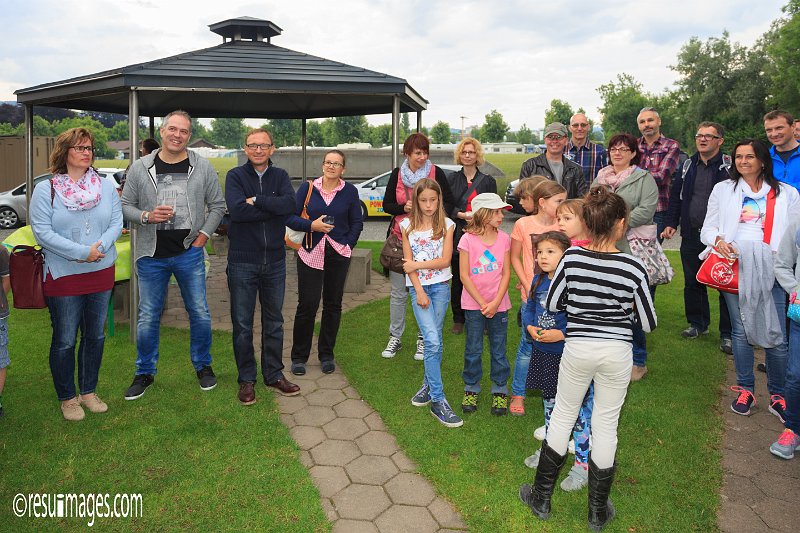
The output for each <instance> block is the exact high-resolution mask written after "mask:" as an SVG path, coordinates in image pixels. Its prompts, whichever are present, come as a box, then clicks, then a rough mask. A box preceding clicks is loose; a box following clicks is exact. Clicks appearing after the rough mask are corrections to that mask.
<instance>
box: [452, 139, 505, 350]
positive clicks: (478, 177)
mask: <svg viewBox="0 0 800 533" xmlns="http://www.w3.org/2000/svg"><path fill="white" fill-rule="evenodd" d="M453 160H454V161H455V163H456V164H457V165H461V170H459V171H458V172H456V173H454V174H451V175H450V176H448V178H447V182H448V183H449V184H450V192H452V193H453V201H454V202H455V206H453V210H452V212H450V213H448V216H449V217H450V218H451V219H452V220H453V221H454V222H455V223H456V229H455V233H454V234H453V262H452V265H451V266H452V268H453V271H454V272H458V268H459V255H458V243H459V241H460V240H461V236H462V235H463V234H464V228H465V227H466V225H467V223H468V222H469V221H470V220H472V211H473V210H472V199H473V198H475V197H476V196H477V195H479V194H483V193H487V192H491V193H495V194H496V193H497V182H496V181H495V179H494V178H493V177H491V176H489V175H488V174H484V173H483V172H481V171H480V170H478V167H479V166H481V165H483V164H484V163H486V160H485V159H484V156H483V147H482V146H481V143H480V141H478V140H477V139H473V138H472V137H466V138H464V139H462V140H461V142H460V143H458V146H456V150H455V153H454V154H453ZM463 289H464V285H463V284H462V283H461V278H460V277H459V276H453V284H452V286H451V288H450V306H451V307H452V310H453V333H455V334H459V333H462V332H463V331H464V320H465V318H464V310H463V309H462V308H461V292H462V290H463Z"/></svg>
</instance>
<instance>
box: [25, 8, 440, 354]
mask: <svg viewBox="0 0 800 533" xmlns="http://www.w3.org/2000/svg"><path fill="white" fill-rule="evenodd" d="M209 28H210V29H211V31H212V32H214V33H216V34H218V35H220V36H221V37H222V44H220V45H217V46H213V47H211V48H204V49H201V50H195V51H192V52H186V53H184V54H179V55H176V56H172V57H167V58H163V59H157V60H154V61H148V62H145V63H138V64H135V65H128V66H126V67H121V68H117V69H112V70H107V71H105V72H98V73H96V74H90V75H86V76H81V77H78V78H72V79H67V80H61V81H55V82H50V83H45V84H42V85H37V86H35V87H28V88H25V89H20V90H18V91H16V93H15V94H16V95H17V101H18V102H19V103H21V104H23V105H24V106H25V132H26V138H27V183H28V187H27V194H28V195H29V196H28V201H29V202H30V194H31V192H32V188H33V187H32V184H33V106H35V105H38V106H50V107H60V108H66V109H80V110H87V111H106V112H112V113H120V114H127V115H128V118H129V120H128V122H129V124H130V139H131V146H138V144H139V139H138V128H137V125H138V123H139V117H140V116H148V117H151V118H150V129H151V130H153V128H154V123H153V118H152V117H155V116H164V115H166V114H167V113H169V112H170V111H173V110H175V109H178V108H180V109H184V110H186V111H187V112H189V113H190V114H191V115H192V116H195V117H215V118H217V117H231V118H261V117H263V118H294V119H302V148H303V152H305V149H306V120H307V119H309V118H319V117H334V116H347V115H370V114H382V113H391V114H392V163H393V165H394V166H397V163H398V159H399V153H398V144H399V128H400V121H399V118H400V113H405V112H416V114H417V130H418V131H419V129H420V127H421V121H422V111H423V110H424V109H426V108H427V103H428V102H427V100H425V99H424V98H423V97H422V96H421V95H420V94H419V93H417V92H416V91H415V90H414V89H413V88H412V87H411V86H410V85H409V84H408V82H406V80H404V79H402V78H397V77H395V76H390V75H388V74H382V73H380V72H375V71H371V70H367V69H364V68H361V67H356V66H352V65H346V64H344V63H340V62H337V61H332V60H329V59H323V58H320V57H315V56H311V55H308V54H304V53H301V52H296V51H294V50H289V49H287V48H281V47H279V46H275V45H274V44H272V42H271V41H272V39H273V38H274V37H276V36H278V35H280V34H281V32H282V29H281V28H280V27H278V26H277V25H275V24H273V23H272V22H271V21H268V20H262V19H256V18H252V17H240V18H235V19H229V20H224V21H221V22H217V23H215V24H211V25H210V26H209ZM304 156H305V154H304ZM136 158H138V153H137V150H131V161H134V160H135V159H136ZM303 176H304V177H305V176H306V168H305V157H303ZM133 245H134V246H135V237H134V240H133ZM131 296H132V297H131V302H132V304H133V305H135V304H136V302H137V301H138V295H137V287H136V279H135V275H133V276H132V278H131ZM134 328H135V320H133V319H132V320H131V332H132V335H131V337H132V338H134V339H135V334H134V333H135V329H134Z"/></svg>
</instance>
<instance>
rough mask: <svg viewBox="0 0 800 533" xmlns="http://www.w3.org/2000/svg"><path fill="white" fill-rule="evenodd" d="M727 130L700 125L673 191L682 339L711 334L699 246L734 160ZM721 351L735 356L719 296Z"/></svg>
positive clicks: (669, 222)
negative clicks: (716, 191)
mask: <svg viewBox="0 0 800 533" xmlns="http://www.w3.org/2000/svg"><path fill="white" fill-rule="evenodd" d="M724 136H725V130H724V128H723V127H722V126H721V125H719V124H717V123H715V122H701V123H700V125H699V126H698V128H697V134H696V135H695V137H694V138H695V144H696V145H697V152H696V153H695V154H694V155H693V156H692V157H690V158H689V159H687V160H686V161H685V163H684V164H683V172H682V173H681V176H680V177H679V178H678V179H675V180H673V182H672V189H671V190H670V197H669V209H668V210H667V217H666V228H665V229H664V231H663V232H662V236H663V237H664V238H667V239H670V238H672V236H673V235H675V229H676V228H677V227H678V225H680V228H681V263H682V264H683V278H684V289H683V305H684V309H685V312H686V320H687V321H688V322H689V327H687V328H686V329H685V330H683V331H682V332H681V336H682V337H684V338H687V339H694V338H696V337H698V336H700V335H702V334H705V333H708V326H709V324H710V322H711V318H710V313H709V308H708V295H707V293H706V286H705V285H703V284H701V283H699V282H698V281H697V277H696V276H697V271H698V270H700V264H701V261H700V259H699V258H698V255H699V254H700V253H701V252H702V251H703V250H705V248H706V245H705V244H703V243H702V242H700V229H701V228H702V227H703V221H704V220H705V217H706V210H707V209H708V198H709V197H710V196H711V190H712V189H713V188H714V185H716V184H717V183H719V182H720V181H722V180H724V179H727V178H729V177H730V175H729V174H728V168H729V167H730V165H731V158H730V156H727V155H725V154H723V153H722V152H721V151H720V148H721V147H722V143H723V142H724V141H725V138H724ZM719 335H720V345H719V349H720V350H722V351H723V352H725V353H727V354H732V353H733V347H732V345H731V319H730V315H729V314H728V307H727V306H726V305H725V300H723V298H722V293H720V295H719Z"/></svg>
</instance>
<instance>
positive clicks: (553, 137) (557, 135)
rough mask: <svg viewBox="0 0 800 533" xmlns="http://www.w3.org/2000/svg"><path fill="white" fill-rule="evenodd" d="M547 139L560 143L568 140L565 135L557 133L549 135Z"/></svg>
mask: <svg viewBox="0 0 800 533" xmlns="http://www.w3.org/2000/svg"><path fill="white" fill-rule="evenodd" d="M545 139H546V140H548V141H560V140H561V139H566V137H564V136H563V135H559V134H557V133H554V134H553V135H548V136H547V137H545Z"/></svg>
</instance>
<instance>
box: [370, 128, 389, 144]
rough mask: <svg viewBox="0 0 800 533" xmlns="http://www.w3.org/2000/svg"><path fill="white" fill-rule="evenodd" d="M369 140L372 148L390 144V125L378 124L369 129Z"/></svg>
mask: <svg viewBox="0 0 800 533" xmlns="http://www.w3.org/2000/svg"><path fill="white" fill-rule="evenodd" d="M369 142H370V144H372V147H373V148H382V147H384V146H390V145H391V144H392V125H391V124H380V125H378V126H373V127H371V128H370V129H369Z"/></svg>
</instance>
